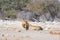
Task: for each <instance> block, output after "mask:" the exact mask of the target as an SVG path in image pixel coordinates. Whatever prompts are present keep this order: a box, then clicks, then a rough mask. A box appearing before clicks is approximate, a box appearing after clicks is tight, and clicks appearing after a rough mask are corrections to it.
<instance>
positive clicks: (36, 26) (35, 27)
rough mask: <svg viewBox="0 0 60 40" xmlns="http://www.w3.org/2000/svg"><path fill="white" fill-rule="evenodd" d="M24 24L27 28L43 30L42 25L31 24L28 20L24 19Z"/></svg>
mask: <svg viewBox="0 0 60 40" xmlns="http://www.w3.org/2000/svg"><path fill="white" fill-rule="evenodd" d="M22 26H23V27H24V28H25V29H26V30H29V29H30V30H43V28H42V27H40V26H38V25H31V24H29V23H28V22H27V21H26V20H22Z"/></svg>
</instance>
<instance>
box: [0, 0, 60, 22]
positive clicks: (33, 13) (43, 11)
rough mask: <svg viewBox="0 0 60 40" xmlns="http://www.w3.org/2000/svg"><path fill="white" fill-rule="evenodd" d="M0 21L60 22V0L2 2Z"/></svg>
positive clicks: (0, 1) (7, 0) (0, 3)
mask: <svg viewBox="0 0 60 40" xmlns="http://www.w3.org/2000/svg"><path fill="white" fill-rule="evenodd" d="M0 19H2V20H19V19H26V20H29V21H33V22H35V21H36V22H41V21H51V22H53V21H58V22H60V0H0Z"/></svg>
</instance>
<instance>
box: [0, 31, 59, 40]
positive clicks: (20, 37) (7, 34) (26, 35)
mask: <svg viewBox="0 0 60 40" xmlns="http://www.w3.org/2000/svg"><path fill="white" fill-rule="evenodd" d="M0 40H60V35H52V34H49V32H48V31H33V30H28V31H26V30H25V31H20V32H19V31H16V32H14V31H4V30H0Z"/></svg>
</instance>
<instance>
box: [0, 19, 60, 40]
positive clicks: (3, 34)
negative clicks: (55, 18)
mask: <svg viewBox="0 0 60 40" xmlns="http://www.w3.org/2000/svg"><path fill="white" fill-rule="evenodd" d="M29 23H30V24H32V25H40V26H42V27H43V28H45V29H44V31H34V30H17V31H15V30H13V29H8V30H7V29H6V28H7V27H18V28H19V27H20V28H22V25H21V22H19V21H4V22H3V21H2V20H0V40H60V35H59V34H58V35H52V34H50V33H49V31H48V28H49V27H57V28H60V23H59V22H53V23H52V22H45V23H44V22H42V23H41V22H39V23H37V22H29ZM3 27H6V28H3Z"/></svg>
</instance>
